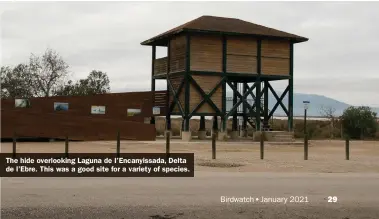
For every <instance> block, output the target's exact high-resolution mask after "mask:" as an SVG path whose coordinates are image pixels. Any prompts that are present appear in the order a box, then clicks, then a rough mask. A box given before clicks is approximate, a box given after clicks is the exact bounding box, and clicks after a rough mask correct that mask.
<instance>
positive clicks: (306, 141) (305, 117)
mask: <svg viewBox="0 0 379 219" xmlns="http://www.w3.org/2000/svg"><path fill="white" fill-rule="evenodd" d="M304 160H308V133H307V109H304Z"/></svg>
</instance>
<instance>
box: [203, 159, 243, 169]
mask: <svg viewBox="0 0 379 219" xmlns="http://www.w3.org/2000/svg"><path fill="white" fill-rule="evenodd" d="M197 165H198V166H203V167H219V168H234V167H241V166H245V165H243V164H240V163H227V162H221V161H199V162H198V163H197Z"/></svg>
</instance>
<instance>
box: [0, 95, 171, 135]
mask: <svg viewBox="0 0 379 219" xmlns="http://www.w3.org/2000/svg"><path fill="white" fill-rule="evenodd" d="M154 93H155V92H132V93H112V94H100V95H92V96H82V97H69V96H66V97H64V96H62V97H46V98H30V103H31V107H30V108H15V101H14V99H6V100H1V128H2V129H1V137H2V138H10V137H12V135H13V132H14V131H17V133H18V134H20V135H23V136H28V137H49V138H58V137H62V135H65V133H70V135H71V136H70V138H71V139H76V140H102V139H115V138H116V136H115V133H116V132H115V129H117V128H121V129H122V132H123V133H122V136H123V137H125V138H130V139H133V138H136V139H138V140H152V139H153V138H152V137H153V136H154V139H155V127H154V125H150V124H144V121H145V119H146V118H149V117H151V116H152V107H153V102H154ZM54 102H63V103H68V104H69V109H68V111H54ZM91 106H105V107H106V112H105V114H91ZM128 108H136V109H141V114H140V115H135V116H128V115H127V109H128ZM165 112H166V109H165V107H162V108H161V112H160V113H161V114H160V115H165ZM138 128H141V129H139V131H140V132H142V133H144V132H145V131H146V135H142V134H138V133H137V131H136V130H138ZM108 129H109V130H108ZM107 130H108V131H107ZM153 132H154V133H153ZM37 135H38V136H37ZM96 136H99V137H98V138H97V137H96ZM133 136H135V137H133Z"/></svg>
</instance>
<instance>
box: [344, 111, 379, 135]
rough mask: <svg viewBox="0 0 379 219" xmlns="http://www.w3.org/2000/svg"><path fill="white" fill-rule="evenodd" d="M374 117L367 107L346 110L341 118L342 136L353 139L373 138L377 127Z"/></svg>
mask: <svg viewBox="0 0 379 219" xmlns="http://www.w3.org/2000/svg"><path fill="white" fill-rule="evenodd" d="M376 115H377V114H376V112H373V111H372V110H371V109H370V107H367V106H360V107H353V106H351V107H349V108H347V109H346V110H345V111H344V112H343V114H342V116H341V119H342V125H343V128H344V134H345V135H348V136H349V137H350V138H353V139H363V138H364V137H374V136H375V133H376V130H377V126H378V125H377V122H376Z"/></svg>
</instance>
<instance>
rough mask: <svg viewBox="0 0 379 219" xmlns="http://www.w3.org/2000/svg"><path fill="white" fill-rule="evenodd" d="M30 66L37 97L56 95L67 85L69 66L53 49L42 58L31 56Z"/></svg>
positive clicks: (48, 50)
mask: <svg viewBox="0 0 379 219" xmlns="http://www.w3.org/2000/svg"><path fill="white" fill-rule="evenodd" d="M29 66H30V68H29V69H30V73H31V74H32V79H33V90H34V95H35V96H40V97H41V96H42V97H49V96H53V95H55V94H56V91H57V90H58V89H59V88H60V87H61V86H63V85H64V84H65V79H66V77H67V76H68V67H69V66H68V65H67V64H66V62H65V61H64V60H63V59H62V57H61V56H60V55H59V54H58V53H57V52H56V51H53V50H52V49H47V50H46V51H45V53H44V54H43V55H42V57H38V56H36V55H34V54H31V56H30V63H29Z"/></svg>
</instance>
